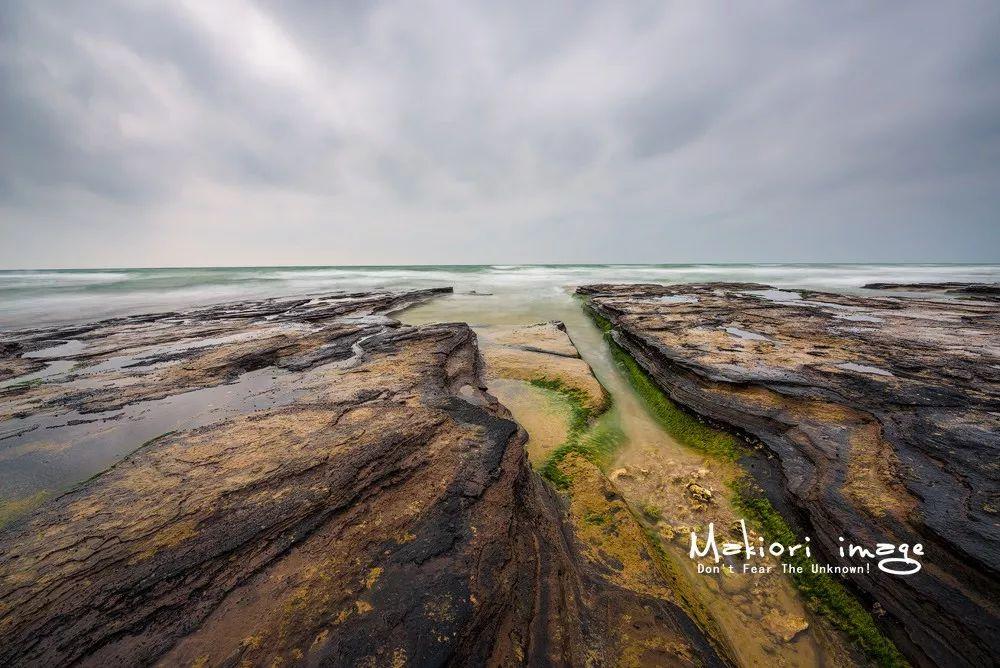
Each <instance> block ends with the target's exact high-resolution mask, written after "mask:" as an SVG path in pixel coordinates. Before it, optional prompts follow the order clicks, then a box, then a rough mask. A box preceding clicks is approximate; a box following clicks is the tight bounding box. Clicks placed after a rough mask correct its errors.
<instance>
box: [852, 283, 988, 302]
mask: <svg viewBox="0 0 1000 668" xmlns="http://www.w3.org/2000/svg"><path fill="white" fill-rule="evenodd" d="M861 287H863V288H864V289H866V290H896V291H903V292H940V293H943V294H948V295H955V296H961V297H971V298H974V299H1000V283H960V282H957V281H948V282H944V283H866V284H865V285H863V286H861Z"/></svg>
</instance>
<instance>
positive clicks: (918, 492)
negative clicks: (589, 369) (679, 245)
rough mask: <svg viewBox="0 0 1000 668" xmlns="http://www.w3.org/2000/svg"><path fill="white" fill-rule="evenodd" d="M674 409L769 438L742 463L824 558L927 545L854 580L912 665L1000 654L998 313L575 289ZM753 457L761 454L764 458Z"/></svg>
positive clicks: (702, 291)
mask: <svg viewBox="0 0 1000 668" xmlns="http://www.w3.org/2000/svg"><path fill="white" fill-rule="evenodd" d="M579 292H580V293H582V294H584V295H586V296H587V297H588V298H589V304H590V306H591V307H592V308H593V309H594V311H595V312H597V313H598V314H599V315H600V316H602V317H604V318H606V319H608V320H610V321H611V323H612V325H613V327H614V330H613V332H614V333H613V336H614V338H615V340H616V341H617V342H618V343H619V344H620V345H621V346H622V347H624V348H625V349H627V350H628V351H629V352H630V353H631V354H632V355H633V356H634V357H635V358H636V359H637V360H638V361H639V363H640V364H641V365H642V366H643V367H645V369H646V370H647V371H648V372H649V373H650V374H651V375H652V376H653V377H654V378H655V379H656V381H657V382H658V383H659V384H660V385H661V386H662V387H663V389H664V390H665V391H667V392H668V393H669V395H670V396H671V397H672V398H673V399H674V400H676V401H677V402H678V403H680V404H682V405H684V406H687V407H689V408H691V409H693V410H694V411H696V412H698V413H699V414H702V415H704V416H707V417H709V418H711V419H714V420H716V421H718V422H720V423H724V424H726V425H730V426H733V427H736V428H737V429H739V430H741V431H743V432H745V433H747V434H750V435H752V436H754V437H756V438H758V439H759V440H760V441H762V442H763V443H764V444H765V445H766V447H767V449H768V450H769V452H770V453H771V454H772V455H773V456H776V457H775V459H774V461H775V462H776V465H768V462H767V460H766V459H765V458H761V461H750V462H747V465H748V466H750V467H751V468H752V469H753V470H754V472H755V473H756V474H757V475H758V478H759V479H760V480H761V482H762V484H763V485H764V486H765V488H766V489H768V491H769V496H771V497H772V500H773V501H775V503H776V505H778V507H779V508H783V509H785V510H786V511H787V512H789V513H790V514H791V515H792V519H793V520H795V521H796V523H798V524H801V525H802V527H801V528H803V529H804V530H806V531H809V532H810V533H811V534H812V535H813V540H814V544H815V543H818V544H819V547H820V549H821V550H822V552H823V553H825V554H823V556H824V557H826V559H824V560H826V561H829V562H830V563H835V564H839V563H844V564H850V563H856V562H851V561H849V560H846V559H841V558H840V557H839V556H838V548H839V546H840V545H841V543H840V542H839V537H840V536H843V537H845V541H852V542H855V543H864V544H866V545H867V546H870V547H873V546H874V544H875V543H876V542H887V543H908V544H913V543H916V542H920V543H923V544H924V545H925V546H926V555H925V556H924V557H922V558H921V559H920V560H921V561H922V562H923V569H922V570H921V571H920V572H919V573H917V574H916V575H911V576H894V575H888V574H885V573H882V572H880V571H879V570H878V569H876V568H875V567H874V564H873V571H872V573H871V574H862V575H858V576H854V577H852V582H853V584H854V585H855V586H856V587H857V589H859V590H860V591H862V592H864V593H865V595H866V596H867V597H868V598H869V599H870V602H872V603H874V602H877V603H878V604H879V606H880V607H878V608H876V610H877V611H881V610H885V611H887V612H888V617H886V618H885V619H884V620H883V621H884V623H885V626H886V629H887V631H888V632H889V633H890V635H891V636H892V637H893V639H894V640H895V641H896V643H897V644H898V645H899V646H900V648H901V649H902V650H903V651H904V652H905V653H906V654H907V655H908V656H909V657H910V659H911V660H913V661H914V662H916V663H918V664H936V665H948V666H952V665H989V664H991V663H992V662H993V661H995V659H996V657H997V656H1000V617H998V607H997V606H998V604H997V601H1000V584H998V583H1000V580H998V572H997V568H998V564H1000V526H998V521H997V513H998V511H1000V469H998V467H997V463H998V461H1000V309H998V308H997V306H996V304H992V303H988V302H967V301H966V302H962V301H957V300H953V301H948V302H940V301H931V300H920V299H906V298H878V299H875V298H860V297H848V296H843V295H834V294H826V293H817V292H809V291H797V292H790V291H784V290H775V289H773V288H771V287H769V286H765V285H747V284H701V285H676V286H660V285H591V286H586V287H583V288H580V290H579ZM762 462H763V463H762Z"/></svg>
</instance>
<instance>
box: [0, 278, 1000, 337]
mask: <svg viewBox="0 0 1000 668" xmlns="http://www.w3.org/2000/svg"><path fill="white" fill-rule="evenodd" d="M702 281H745V282H757V283H767V284H770V285H774V286H778V287H785V288H789V287H795V288H811V289H818V290H829V291H839V292H858V291H860V288H861V286H862V285H864V284H865V283H869V282H875V281H879V282H921V281H976V282H997V281H1000V265H974V264H663V265H617V264H602V265H437V266H429V265H424V266H330V267H206V268H163V269H72V270H33V271H25V270H8V271H0V329H13V328H22V327H31V326H36V325H53V324H60V323H68V322H80V321H89V320H96V319H101V318H107V317H113V316H120V315H129V314H135V313H146V312H157V311H164V310H172V309H177V308H183V307H189V306H196V305H200V304H210V303H216V302H223V301H232V300H239V299H252V298H261V297H279V296H286V295H288V296H291V295H306V294H318V293H327V292H332V291H341V290H343V291H363V290H373V289H392V290H402V289H408V288H427V287H440V286H452V287H454V288H455V292H456V293H457V294H458V295H459V296H461V295H463V294H470V293H477V294H479V295H482V294H486V293H488V294H490V295H496V296H499V297H503V298H504V299H503V300H498V303H505V304H511V303H525V302H535V301H538V302H544V301H547V300H564V299H565V298H566V295H567V289H568V288H572V287H573V286H576V285H582V284H585V283H600V282H622V283H691V282H702Z"/></svg>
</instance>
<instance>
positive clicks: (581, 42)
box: [0, 0, 1000, 268]
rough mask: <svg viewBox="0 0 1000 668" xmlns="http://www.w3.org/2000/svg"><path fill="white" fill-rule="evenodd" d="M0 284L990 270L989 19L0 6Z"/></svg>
mask: <svg viewBox="0 0 1000 668" xmlns="http://www.w3.org/2000/svg"><path fill="white" fill-rule="evenodd" d="M0 235H2V238H0V267H7V268H17V267H94V266H165V265H239V264H365V263H499V262H504V263H506V262H581V261H589V262H695V261H788V260H795V261H825V260H830V261H880V260H884V261H907V260H914V261H935V260H937V261H1000V3H998V2H995V1H988V2H982V3H966V2H909V1H908V2H900V3H893V2H858V3H853V2H815V3H783V2H728V3H721V4H714V3H706V2H700V1H692V2H684V3H669V2H662V1H655V2H648V3H629V2H605V3H585V2H579V3H571V4H570V3H567V4H561V3H538V2H523V3H518V2H493V1H492V0H491V1H488V2H487V1H483V2H470V1H468V0H462V1H460V2H454V3H451V2H433V3H421V2H412V3H409V2H408V3H377V2H360V1H359V2H354V1H346V2H306V1H305V0H298V1H292V2H289V1H287V0H273V1H266V0H211V1H205V0H183V1H180V2H163V3H156V2H143V1H140V2H136V1H135V0H129V1H128V2H121V3H116V2H94V3H91V2H88V3H77V2H52V3H50V2H42V1H37V0H32V1H31V2H14V1H13V0H0Z"/></svg>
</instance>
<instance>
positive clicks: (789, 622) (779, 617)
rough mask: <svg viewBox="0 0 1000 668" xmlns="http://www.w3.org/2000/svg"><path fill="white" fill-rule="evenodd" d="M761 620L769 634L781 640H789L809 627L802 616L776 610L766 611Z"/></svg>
mask: <svg viewBox="0 0 1000 668" xmlns="http://www.w3.org/2000/svg"><path fill="white" fill-rule="evenodd" d="M761 622H763V624H764V628H766V629H767V630H768V632H770V633H771V635H773V636H774V637H775V638H777V639H778V640H780V641H782V642H791V641H792V640H794V639H795V637H796V636H797V635H799V634H800V633H802V632H803V631H805V630H806V629H808V628H809V622H807V621H806V620H805V619H803V618H802V617H796V616H794V615H786V614H783V613H781V612H780V611H777V610H772V611H770V612H768V613H766V614H765V615H764V617H763V618H762V619H761Z"/></svg>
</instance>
